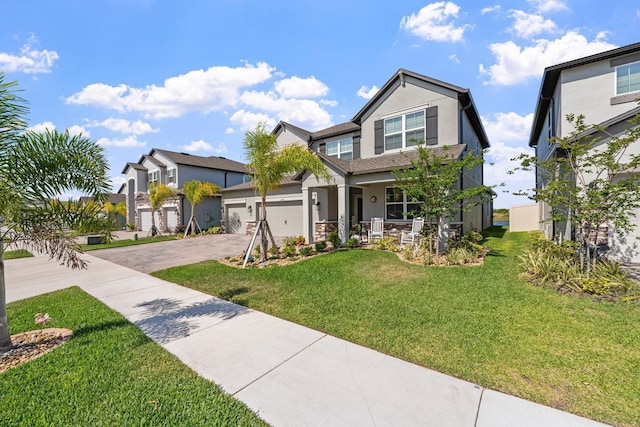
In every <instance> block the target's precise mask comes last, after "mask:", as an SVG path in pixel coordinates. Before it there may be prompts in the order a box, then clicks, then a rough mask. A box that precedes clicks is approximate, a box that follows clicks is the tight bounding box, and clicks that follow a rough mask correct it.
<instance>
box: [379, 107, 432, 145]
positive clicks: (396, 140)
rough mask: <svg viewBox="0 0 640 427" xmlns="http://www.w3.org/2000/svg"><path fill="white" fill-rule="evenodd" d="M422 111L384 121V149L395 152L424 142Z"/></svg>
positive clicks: (423, 115) (423, 116)
mask: <svg viewBox="0 0 640 427" xmlns="http://www.w3.org/2000/svg"><path fill="white" fill-rule="evenodd" d="M424 131H425V114H424V110H420V111H416V112H413V113H409V114H405V115H402V116H398V117H393V118H390V119H386V120H385V121H384V149H385V151H388V150H396V149H400V148H406V147H412V146H414V145H417V144H418V142H421V141H422V142H424V140H425V138H424V136H425V135H424Z"/></svg>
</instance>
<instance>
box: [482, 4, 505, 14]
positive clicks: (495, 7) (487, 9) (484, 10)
mask: <svg viewBox="0 0 640 427" xmlns="http://www.w3.org/2000/svg"><path fill="white" fill-rule="evenodd" d="M500 7H501V6H500V5H499V4H496V5H493V6H489V7H483V8H482V10H481V11H480V14H481V15H485V14H487V13H490V12H497V11H499V10H500Z"/></svg>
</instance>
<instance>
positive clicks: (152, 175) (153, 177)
mask: <svg viewBox="0 0 640 427" xmlns="http://www.w3.org/2000/svg"><path fill="white" fill-rule="evenodd" d="M147 181H148V182H149V184H151V183H152V182H156V183H157V182H158V171H151V172H149V173H148V174H147Z"/></svg>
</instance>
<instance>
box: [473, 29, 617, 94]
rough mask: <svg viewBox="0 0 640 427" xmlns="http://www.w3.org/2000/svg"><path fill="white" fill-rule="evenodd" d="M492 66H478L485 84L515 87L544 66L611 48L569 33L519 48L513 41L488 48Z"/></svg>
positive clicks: (603, 42) (600, 40)
mask: <svg viewBox="0 0 640 427" xmlns="http://www.w3.org/2000/svg"><path fill="white" fill-rule="evenodd" d="M489 48H490V49H491V52H492V53H493V55H494V56H495V58H496V63H495V64H493V65H491V66H490V67H489V68H485V67H484V65H483V64H481V65H480V67H479V70H480V74H482V75H487V76H489V81H485V82H484V83H485V84H495V85H515V84H518V83H523V82H526V81H527V80H529V79H532V78H539V77H540V76H542V73H543V72H544V69H545V67H548V66H550V65H555V64H560V63H563V62H566V61H570V60H573V59H577V58H582V57H584V56H589V55H593V54H596V53H599V52H603V51H606V50H610V49H613V48H615V45H612V44H610V43H608V42H606V41H605V40H602V39H595V40H594V41H591V42H590V41H588V40H587V39H586V37H584V36H583V35H581V34H579V33H577V32H575V31H570V32H568V33H567V34H565V35H564V36H562V37H561V38H559V39H555V40H546V39H538V40H535V41H534V44H533V45H531V46H524V47H523V46H519V45H517V44H516V43H515V42H513V41H508V42H504V43H494V44H491V45H490V46H489Z"/></svg>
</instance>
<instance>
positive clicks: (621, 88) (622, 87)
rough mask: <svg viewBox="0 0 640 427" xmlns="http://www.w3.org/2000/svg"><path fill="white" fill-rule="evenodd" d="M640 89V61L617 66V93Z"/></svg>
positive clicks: (621, 93)
mask: <svg viewBox="0 0 640 427" xmlns="http://www.w3.org/2000/svg"><path fill="white" fill-rule="evenodd" d="M637 91H640V62H633V63H631V64H625V65H620V66H619V67H616V95H623V94H625V93H630V92H637Z"/></svg>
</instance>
